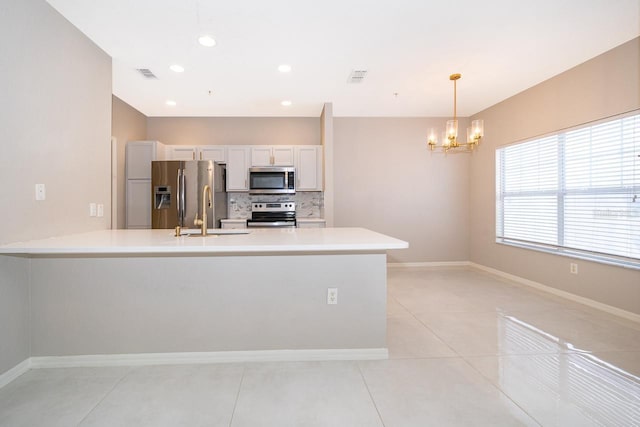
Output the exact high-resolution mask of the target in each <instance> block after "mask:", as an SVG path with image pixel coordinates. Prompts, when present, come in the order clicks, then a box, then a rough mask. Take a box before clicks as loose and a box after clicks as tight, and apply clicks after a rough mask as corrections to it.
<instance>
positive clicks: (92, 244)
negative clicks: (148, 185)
mask: <svg viewBox="0 0 640 427" xmlns="http://www.w3.org/2000/svg"><path fill="white" fill-rule="evenodd" d="M215 231H216V232H220V233H224V234H221V235H214V236H207V237H202V236H180V237H174V235H173V230H100V231H92V232H88V233H81V234H72V235H67V236H60V237H52V238H49V239H42V240H31V241H27V242H18V243H10V244H7V245H3V246H0V254H5V255H65V254H68V255H69V254H75V255H83V254H87V255H90V254H185V253H189V254H233V253H276V252H357V251H385V250H388V249H405V248H408V247H409V244H408V243H407V242H405V241H402V240H398V239H395V238H393V237H389V236H386V235H384V234H380V233H376V232H374V231H371V230H367V229H365V228H304V229H299V228H278V229H252V230H250V232H249V233H246V232H245V233H246V234H234V233H237V232H239V230H219V229H216V230H215Z"/></svg>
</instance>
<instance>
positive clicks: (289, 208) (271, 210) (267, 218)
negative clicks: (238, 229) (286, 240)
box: [247, 202, 296, 228]
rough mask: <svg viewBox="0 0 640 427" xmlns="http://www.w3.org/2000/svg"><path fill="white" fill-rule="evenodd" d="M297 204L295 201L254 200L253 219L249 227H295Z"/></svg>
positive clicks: (252, 206) (252, 207) (249, 220)
mask: <svg viewBox="0 0 640 427" xmlns="http://www.w3.org/2000/svg"><path fill="white" fill-rule="evenodd" d="M295 226H296V204H295V203H294V202H254V203H251V219H248V220H247V227H250V228H256V227H263V228H274V227H279V228H285V227H287V228H295Z"/></svg>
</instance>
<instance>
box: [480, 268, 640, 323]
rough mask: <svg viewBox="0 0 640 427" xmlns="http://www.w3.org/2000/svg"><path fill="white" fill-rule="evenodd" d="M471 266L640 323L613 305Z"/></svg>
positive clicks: (630, 314)
mask: <svg viewBox="0 0 640 427" xmlns="http://www.w3.org/2000/svg"><path fill="white" fill-rule="evenodd" d="M469 266H470V267H471V268H475V269H478V270H482V271H486V272H487V273H491V274H494V275H496V276H499V277H503V278H505V279H509V280H511V281H514V282H516V283H520V284H522V285H525V286H530V287H532V288H536V289H539V290H541V291H544V292H549V293H550V294H553V295H556V296H559V297H562V298H566V299H568V300H571V301H574V302H578V303H580V304H584V305H587V306H589V307H592V308H596V309H598V310H602V311H604V312H607V313H609V314H614V315H616V316H619V317H623V318H625V319H627V320H631V321H633V322H638V323H640V314H636V313H632V312H630V311H626V310H623V309H621V308H617V307H614V306H612V305H608V304H604V303H601V302H598V301H594V300H592V299H589V298H585V297H581V296H579V295H576V294H572V293H571V292H566V291H562V290H560V289H556V288H553V287H551V286H547V285H543V284H542V283H538V282H534V281H533V280H529V279H525V278H523V277H520V276H516V275H513V274H509V273H505V272H504V271H501V270H496V269H495V268H491V267H487V266H485V265H481V264H476V263H475V262H470V263H469Z"/></svg>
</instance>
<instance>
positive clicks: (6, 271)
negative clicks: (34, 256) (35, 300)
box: [0, 256, 31, 374]
mask: <svg viewBox="0 0 640 427" xmlns="http://www.w3.org/2000/svg"><path fill="white" fill-rule="evenodd" d="M29 263H30V261H29V259H27V258H17V257H7V256H3V257H0V374H2V373H3V372H5V371H7V370H9V369H11V368H13V367H14V366H16V365H17V364H19V363H20V362H22V361H23V360H25V359H27V358H28V357H29V356H30V355H31V349H30V347H29V344H30V343H29V336H30V333H29V330H30V321H29Z"/></svg>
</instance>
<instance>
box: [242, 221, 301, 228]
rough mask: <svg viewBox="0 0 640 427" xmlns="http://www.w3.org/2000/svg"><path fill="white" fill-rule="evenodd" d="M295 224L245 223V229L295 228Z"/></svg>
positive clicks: (287, 222) (281, 222)
mask: <svg viewBox="0 0 640 427" xmlns="http://www.w3.org/2000/svg"><path fill="white" fill-rule="evenodd" d="M295 226H296V224H295V222H293V221H273V222H252V221H247V227H263V228H267V227H269V228H271V227H273V228H275V227H295Z"/></svg>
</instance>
